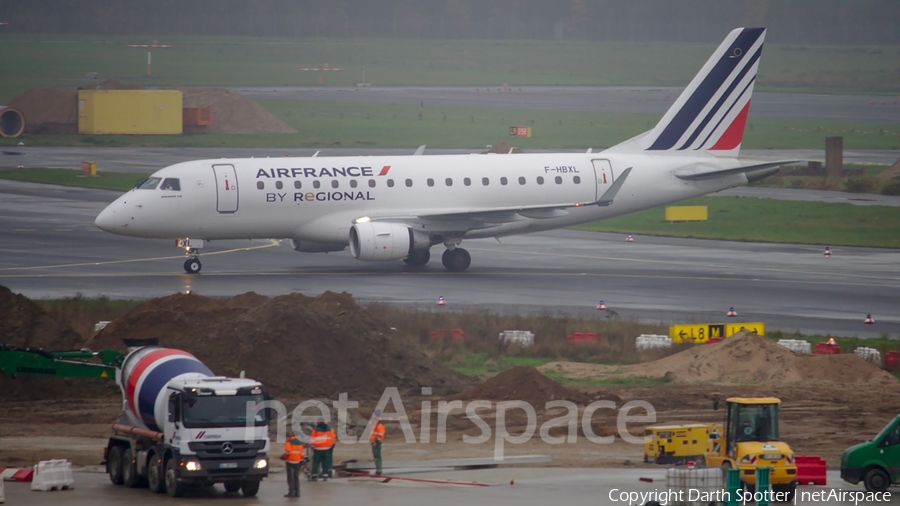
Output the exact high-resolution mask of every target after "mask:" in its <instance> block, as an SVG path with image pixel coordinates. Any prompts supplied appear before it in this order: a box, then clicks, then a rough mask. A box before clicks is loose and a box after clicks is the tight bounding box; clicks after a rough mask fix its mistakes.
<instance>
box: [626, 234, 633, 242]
mask: <svg viewBox="0 0 900 506" xmlns="http://www.w3.org/2000/svg"><path fill="white" fill-rule="evenodd" d="M625 242H634V237H631V234H628V237H626V238H625Z"/></svg>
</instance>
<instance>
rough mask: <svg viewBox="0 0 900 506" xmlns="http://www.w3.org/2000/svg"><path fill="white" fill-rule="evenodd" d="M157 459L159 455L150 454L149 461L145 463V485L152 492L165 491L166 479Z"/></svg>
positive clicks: (159, 492) (160, 492)
mask: <svg viewBox="0 0 900 506" xmlns="http://www.w3.org/2000/svg"><path fill="white" fill-rule="evenodd" d="M157 460H159V457H157V456H156V454H151V455H150V461H149V463H148V464H147V486H148V487H150V490H151V491H152V492H153V493H156V494H162V493H164V492H165V491H166V481H165V479H164V478H163V472H162V469H161V468H160V464H159V462H157Z"/></svg>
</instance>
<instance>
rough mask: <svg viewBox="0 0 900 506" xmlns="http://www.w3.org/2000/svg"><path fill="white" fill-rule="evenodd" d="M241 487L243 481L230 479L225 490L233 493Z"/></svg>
mask: <svg viewBox="0 0 900 506" xmlns="http://www.w3.org/2000/svg"><path fill="white" fill-rule="evenodd" d="M240 489H241V482H239V481H235V480H230V481H226V482H225V491H226V492H231V493H232V494H233V493H235V492H237V491H238V490H240Z"/></svg>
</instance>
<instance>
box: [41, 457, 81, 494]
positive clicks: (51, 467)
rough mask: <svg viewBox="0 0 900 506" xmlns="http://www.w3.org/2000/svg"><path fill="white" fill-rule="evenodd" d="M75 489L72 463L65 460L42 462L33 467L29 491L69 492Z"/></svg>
mask: <svg viewBox="0 0 900 506" xmlns="http://www.w3.org/2000/svg"><path fill="white" fill-rule="evenodd" d="M73 488H75V478H74V477H73V476H72V463H71V462H69V461H68V460H65V459H58V460H42V461H40V462H38V463H37V465H36V466H34V478H33V479H32V481H31V490H40V491H43V492H47V491H50V490H71V489H73Z"/></svg>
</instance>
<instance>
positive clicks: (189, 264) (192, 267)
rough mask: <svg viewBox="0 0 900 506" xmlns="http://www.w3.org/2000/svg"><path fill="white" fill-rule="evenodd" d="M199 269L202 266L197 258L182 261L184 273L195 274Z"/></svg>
mask: <svg viewBox="0 0 900 506" xmlns="http://www.w3.org/2000/svg"><path fill="white" fill-rule="evenodd" d="M201 267H203V265H201V264H200V259H199V258H197V257H191V258H188V259H187V260H185V261H184V272H187V273H188V274H197V273H198V272H200V268H201Z"/></svg>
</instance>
